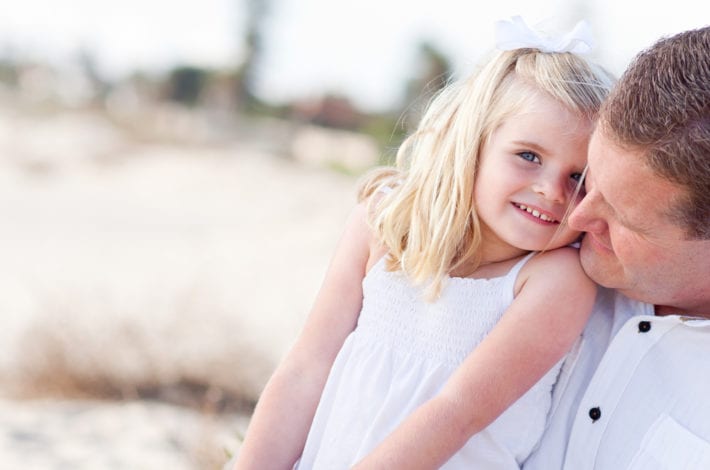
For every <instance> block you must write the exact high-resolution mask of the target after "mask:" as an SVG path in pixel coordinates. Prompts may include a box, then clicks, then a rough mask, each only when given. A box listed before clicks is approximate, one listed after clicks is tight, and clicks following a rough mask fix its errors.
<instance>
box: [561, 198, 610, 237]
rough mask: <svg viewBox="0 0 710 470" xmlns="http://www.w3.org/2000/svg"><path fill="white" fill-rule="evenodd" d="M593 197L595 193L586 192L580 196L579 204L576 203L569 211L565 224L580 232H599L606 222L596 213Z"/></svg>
mask: <svg viewBox="0 0 710 470" xmlns="http://www.w3.org/2000/svg"><path fill="white" fill-rule="evenodd" d="M595 198H596V195H595V194H593V193H589V194H587V195H586V196H584V198H582V200H581V201H580V202H579V204H577V207H575V208H574V209H573V210H572V212H570V214H569V218H568V219H567V224H568V225H569V227H570V228H571V229H573V230H577V231H580V232H595V233H599V232H601V231H602V230H604V227H606V224H605V222H604V220H603V219H602V218H600V216H599V214H598V210H597V204H596V203H595V202H596V201H595Z"/></svg>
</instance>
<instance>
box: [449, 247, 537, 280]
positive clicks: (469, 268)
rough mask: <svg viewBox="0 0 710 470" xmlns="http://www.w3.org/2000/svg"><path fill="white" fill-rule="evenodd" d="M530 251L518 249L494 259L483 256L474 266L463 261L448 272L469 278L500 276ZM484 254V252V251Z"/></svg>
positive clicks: (453, 275)
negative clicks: (514, 252) (516, 251)
mask: <svg viewBox="0 0 710 470" xmlns="http://www.w3.org/2000/svg"><path fill="white" fill-rule="evenodd" d="M528 253H530V252H529V251H524V250H520V251H519V252H518V253H516V254H513V255H512V256H511V255H507V256H504V257H501V258H500V259H496V258H493V257H488V258H486V257H485V256H484V258H483V259H482V260H481V263H480V264H479V265H478V266H477V267H475V268H474V266H473V264H472V263H470V262H464V263H463V264H461V266H459V267H458V268H457V269H455V270H454V271H452V272H451V273H450V276H451V277H469V278H486V279H488V278H493V277H500V276H502V275H504V274H505V273H507V272H508V271H509V270H510V268H512V267H513V265H514V264H515V263H517V262H518V261H519V260H520V258H522V257H523V256H525V255H527V254H528ZM484 255H485V253H484Z"/></svg>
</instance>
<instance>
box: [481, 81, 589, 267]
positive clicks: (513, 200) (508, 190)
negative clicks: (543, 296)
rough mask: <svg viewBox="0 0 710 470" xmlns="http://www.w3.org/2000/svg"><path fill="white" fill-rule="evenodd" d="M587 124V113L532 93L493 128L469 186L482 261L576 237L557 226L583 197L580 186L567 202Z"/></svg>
mask: <svg viewBox="0 0 710 470" xmlns="http://www.w3.org/2000/svg"><path fill="white" fill-rule="evenodd" d="M591 130H592V124H591V123H590V122H589V121H588V120H587V119H584V118H582V117H580V116H577V115H575V114H573V113H572V112H570V111H568V110H567V109H566V108H564V107H563V106H562V105H561V104H560V103H558V102H557V101H555V100H554V99H553V98H551V97H549V96H547V95H544V94H542V93H539V92H535V93H534V96H532V97H531V98H530V99H529V100H528V102H527V104H526V105H524V106H523V107H522V109H520V110H519V112H517V113H515V114H514V115H511V116H510V117H508V118H507V119H506V120H504V121H503V123H502V124H501V125H500V126H498V128H497V129H495V130H494V131H493V133H492V134H491V136H490V138H489V139H488V142H487V143H486V145H485V146H484V147H483V149H482V151H481V155H480V161H479V167H478V176H477V177H476V184H475V189H474V205H475V207H476V210H477V212H478V215H479V218H480V221H481V228H482V233H483V261H484V262H492V261H497V260H503V259H508V258H511V257H514V256H517V255H519V254H521V253H522V252H525V251H538V250H542V249H553V248H558V247H560V246H564V245H568V244H570V243H572V242H573V241H574V240H575V239H577V237H578V236H579V232H575V231H573V230H570V229H569V228H568V227H567V226H564V227H563V228H562V229H560V223H561V221H562V219H563V217H564V215H565V212H566V211H567V207H568V205H569V204H570V203H572V204H573V205H576V204H577V203H578V202H579V200H580V199H581V198H582V197H583V196H584V192H583V191H580V193H579V195H578V196H577V197H576V200H574V201H572V196H573V195H574V191H575V188H576V185H577V182H578V181H579V179H580V178H581V174H582V171H583V170H584V167H585V165H586V163H587V143H588V141H589V136H590V133H591ZM558 231H559V232H558ZM553 238H554V240H553Z"/></svg>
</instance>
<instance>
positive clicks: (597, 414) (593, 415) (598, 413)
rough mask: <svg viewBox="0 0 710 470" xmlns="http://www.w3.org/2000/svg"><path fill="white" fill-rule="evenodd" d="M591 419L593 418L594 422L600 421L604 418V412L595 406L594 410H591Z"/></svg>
mask: <svg viewBox="0 0 710 470" xmlns="http://www.w3.org/2000/svg"><path fill="white" fill-rule="evenodd" d="M589 417H590V418H592V422H594V421H596V420H598V419H599V418H601V417H602V410H600V409H599V407H597V406H595V407H594V408H590V409H589Z"/></svg>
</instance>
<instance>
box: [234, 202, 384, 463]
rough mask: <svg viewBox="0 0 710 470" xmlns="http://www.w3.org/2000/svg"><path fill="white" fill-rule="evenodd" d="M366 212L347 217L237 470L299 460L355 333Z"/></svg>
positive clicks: (366, 251) (365, 254) (365, 253)
mask: <svg viewBox="0 0 710 470" xmlns="http://www.w3.org/2000/svg"><path fill="white" fill-rule="evenodd" d="M365 214H366V209H365V206H364V205H363V204H360V205H358V206H357V207H356V208H355V209H354V210H353V211H352V213H351V215H350V217H349V219H348V222H347V224H346V228H345V232H344V234H343V236H342V238H341V240H340V242H339V244H338V247H337V249H336V251H335V254H334V256H333V259H332V260H331V264H330V266H329V268H328V271H327V273H326V276H325V279H324V281H323V284H322V286H321V288H320V291H319V293H318V295H317V297H316V300H315V303H314V305H313V308H312V310H311V312H310V314H309V316H308V319H307V320H306V323H305V326H304V328H303V330H302V332H301V334H300V336H299V337H298V339H297V340H296V343H295V344H294V346H293V348H292V349H291V350H290V352H289V353H288V355H287V356H286V357H285V359H284V360H283V362H282V363H281V364H280V365H279V366H278V368H277V369H276V371H275V372H274V374H273V375H272V377H271V378H270V379H269V381H268V383H267V385H266V387H265V388H264V391H263V392H262V394H261V396H260V398H259V402H258V404H257V406H256V409H255V410H254V414H253V416H252V419H251V422H250V424H249V428H248V429H247V433H246V437H245V440H244V443H243V445H242V447H241V449H240V451H239V454H238V457H237V461H236V465H235V467H234V468H235V470H242V469H258V470H267V469H280V470H281V469H287V468H288V469H290V468H291V467H292V466H293V464H294V463H295V462H296V460H297V459H298V458H299V457H300V455H301V453H302V451H303V446H304V443H305V440H306V436H307V434H308V431H309V429H310V425H311V421H312V420H313V416H314V414H315V410H316V407H317V405H318V401H319V399H320V396H321V393H322V391H323V387H324V385H325V382H326V379H327V377H328V373H329V372H330V368H331V366H332V364H333V361H334V360H335V356H336V355H337V353H338V351H339V350H340V348H341V346H342V345H343V342H344V341H345V339H346V337H347V336H348V334H349V333H350V332H351V331H352V330H353V329H354V328H355V325H356V323H357V318H358V315H359V313H360V308H361V306H362V279H363V277H364V276H365V272H366V269H367V267H368V260H369V258H370V244H371V236H370V230H369V228H368V226H367V224H366V219H365Z"/></svg>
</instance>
